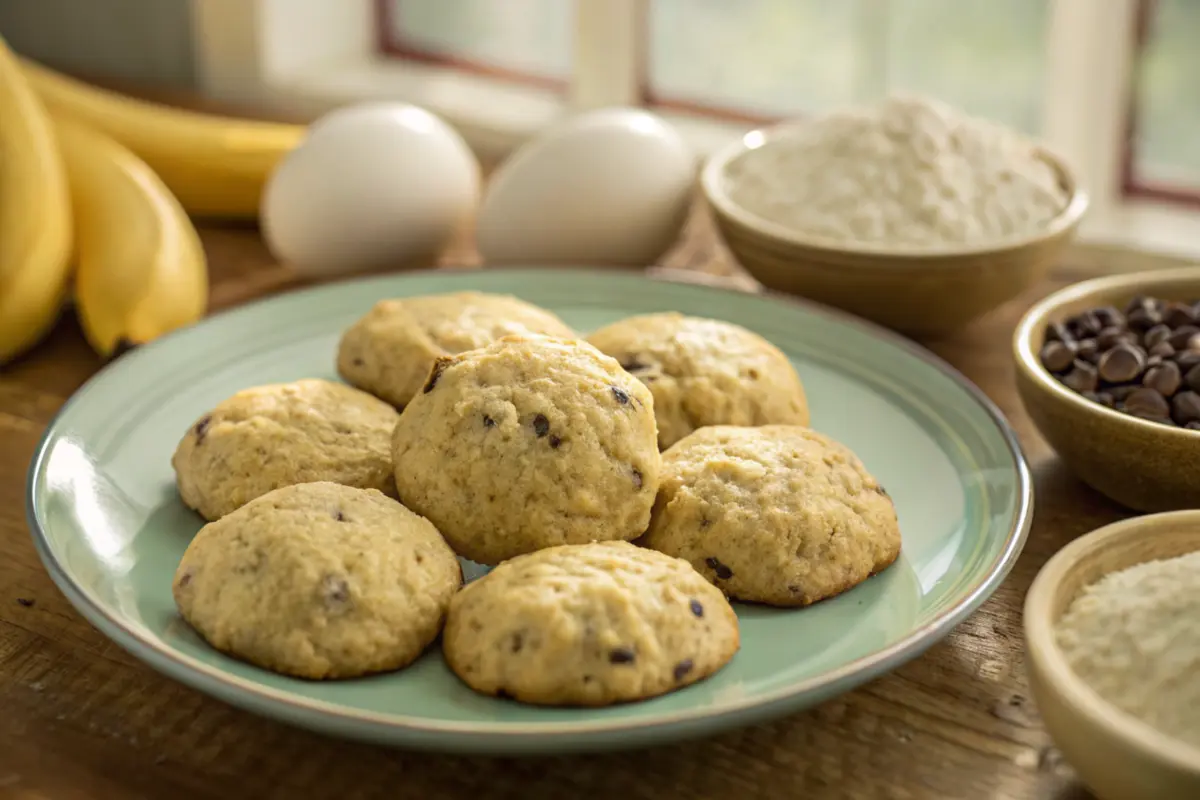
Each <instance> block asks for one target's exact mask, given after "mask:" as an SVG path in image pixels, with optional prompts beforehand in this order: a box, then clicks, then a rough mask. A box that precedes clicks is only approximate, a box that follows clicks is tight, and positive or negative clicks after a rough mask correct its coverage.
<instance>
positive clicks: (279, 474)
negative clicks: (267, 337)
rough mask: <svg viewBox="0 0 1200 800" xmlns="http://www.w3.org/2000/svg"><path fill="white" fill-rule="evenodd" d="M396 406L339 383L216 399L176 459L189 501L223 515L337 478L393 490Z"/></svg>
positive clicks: (262, 389) (206, 513)
mask: <svg viewBox="0 0 1200 800" xmlns="http://www.w3.org/2000/svg"><path fill="white" fill-rule="evenodd" d="M399 416H400V415H399V414H397V413H396V409H394V408H392V407H391V406H390V405H388V404H387V403H385V402H383V401H382V400H380V399H378V398H376V397H372V396H371V395H369V394H367V393H366V392H360V391H359V390H357V389H354V388H351V387H349V386H346V385H344V384H341V383H333V382H332V381H323V380H316V379H306V380H300V381H295V382H294V383H276V384H268V385H266V386H257V387H255V388H253V389H246V390H244V391H241V392H238V393H237V394H235V395H233V396H232V397H230V398H228V399H227V400H224V401H222V402H221V403H219V404H217V406H216V408H214V409H213V410H212V411H210V412H209V413H207V414H205V415H204V416H202V417H201V418H200V419H199V420H197V421H196V423H195V424H193V425H192V427H191V428H190V429H189V430H188V432H187V434H185V435H184V437H183V439H182V440H181V441H180V442H179V446H178V447H177V448H176V450H175V455H174V456H172V458H171V466H173V467H174V468H175V478H176V483H177V484H178V486H179V494H180V496H181V497H182V498H183V502H184V503H185V504H187V506H188V507H189V508H194V509H196V510H197V511H198V512H200V514H201V516H203V517H204V518H205V519H208V520H215V519H220V518H221V517H223V516H224V515H226V514H228V513H229V512H231V511H233V510H234V509H236V508H239V507H240V506H242V505H244V504H245V503H247V502H249V501H250V500H253V499H254V498H256V497H258V496H260V495H263V494H266V493H267V492H269V491H271V490H272V489H278V488H280V487H282V486H290V485H291V484H294V483H308V482H311V481H333V482H334V483H344V484H346V485H347V486H357V487H359V488H362V489H379V490H381V491H383V492H385V493H387V494H394V493H395V489H394V486H393V483H392V454H391V440H392V429H393V428H395V427H396V420H397V419H399Z"/></svg>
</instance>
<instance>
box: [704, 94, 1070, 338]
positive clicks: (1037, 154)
mask: <svg viewBox="0 0 1200 800" xmlns="http://www.w3.org/2000/svg"><path fill="white" fill-rule="evenodd" d="M701 187H702V191H703V192H704V194H705V197H706V199H707V200H708V203H709V205H710V206H711V207H712V209H713V211H714V214H715V217H716V221H717V225H718V229H719V230H720V232H721V235H722V238H723V239H724V240H725V242H726V243H727V244H728V245H729V247H730V249H731V250H732V252H733V253H734V255H735V256H736V257H737V258H738V260H739V261H741V263H742V264H743V266H745V267H746V269H747V270H748V271H749V272H750V273H751V274H753V275H754V276H755V277H756V278H758V280H759V281H761V282H762V283H763V284H765V285H766V286H768V287H770V288H773V289H779V290H783V291H787V292H791V293H794V294H799V295H802V296H806V297H809V298H810V299H813V300H817V301H818V302H824V303H827V304H829V305H834V306H838V307H841V308H843V309H846V310H848V311H851V312H852V313H856V314H859V315H860V316H864V317H867V318H869V319H873V320H875V321H877V322H880V323H882V324H884V325H888V326H889V327H893V328H896V329H899V330H901V331H903V332H906V333H911V334H937V333H944V332H947V331H950V330H953V329H955V328H958V327H961V326H962V325H965V324H966V323H968V322H970V321H971V320H973V319H975V318H976V317H978V316H980V315H981V314H983V313H985V312H987V311H989V310H991V309H992V308H994V307H996V306H998V305H1000V304H1001V303H1003V302H1005V301H1006V300H1008V299H1011V298H1012V297H1014V296H1016V295H1017V294H1019V293H1020V292H1021V291H1023V290H1024V289H1025V288H1027V287H1029V286H1030V285H1031V284H1033V283H1035V282H1036V281H1037V280H1039V279H1040V278H1041V277H1042V276H1043V275H1044V273H1045V270H1046V269H1047V268H1048V267H1049V266H1050V265H1051V264H1052V263H1053V262H1054V260H1055V259H1056V258H1057V257H1058V256H1059V254H1060V253H1061V251H1062V249H1063V247H1064V246H1065V245H1066V244H1067V242H1068V241H1069V239H1070V238H1071V236H1072V235H1073V234H1074V231H1075V229H1076V228H1077V226H1078V224H1079V221H1080V219H1081V218H1082V217H1083V215H1084V213H1085V211H1086V209H1087V197H1086V195H1085V194H1084V193H1083V192H1082V191H1080V190H1079V189H1078V188H1077V187H1076V183H1075V179H1074V177H1073V175H1072V173H1071V171H1070V169H1069V168H1068V167H1067V166H1066V165H1065V164H1064V163H1063V161H1062V160H1061V159H1060V158H1058V157H1056V156H1055V155H1054V154H1052V153H1051V152H1050V151H1048V150H1047V149H1046V148H1044V147H1042V146H1040V145H1038V144H1037V143H1035V142H1033V141H1031V140H1029V139H1026V138H1025V137H1024V136H1022V135H1021V134H1019V133H1017V132H1016V131H1013V130H1010V129H1008V128H1006V127H1004V126H1002V125H998V124H996V123H993V122H990V121H988V120H984V119H979V118H977V117H973V116H970V115H967V114H964V113H961V112H959V111H957V110H955V109H953V108H951V107H950V106H948V105H946V104H944V103H941V102H938V101H936V100H932V99H928V98H923V97H912V96H898V97H891V98H888V99H886V100H884V101H883V102H881V103H878V104H876V105H872V106H867V107H861V108H848V109H842V110H838V111H834V112H832V113H829V114H826V115H824V116H821V117H817V118H814V119H812V120H803V121H797V122H787V123H781V124H779V125H775V126H772V127H769V128H764V129H760V130H757V131H752V132H751V133H749V134H747V135H746V136H744V137H743V138H742V139H740V140H739V141H737V142H735V143H734V144H732V145H730V146H729V147H727V148H725V149H724V150H722V151H720V152H718V153H716V154H714V155H713V156H712V157H711V158H710V159H709V160H708V161H707V162H706V164H705V166H704V169H703V170H702V173H701Z"/></svg>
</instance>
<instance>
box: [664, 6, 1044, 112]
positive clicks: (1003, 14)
mask: <svg viewBox="0 0 1200 800" xmlns="http://www.w3.org/2000/svg"><path fill="white" fill-rule="evenodd" d="M1047 5H1048V0H837V1H836V2H835V1H834V0H738V1H736V2H735V0H651V13H650V64H649V76H650V84H651V91H652V94H653V95H654V97H655V98H656V99H664V100H668V101H685V102H690V103H694V104H697V105H704V106H715V107H721V108H726V109H731V110H738V111H745V112H751V113H759V114H763V115H766V116H789V115H795V114H797V113H813V112H820V111H823V110H827V109H828V108H830V107H832V106H838V105H844V104H846V103H852V102H864V101H870V100H875V99H878V98H879V97H880V96H882V95H883V94H886V93H887V92H889V91H902V90H907V91H915V92H921V93H925V94H931V95H933V96H935V97H940V98H941V99H943V100H946V101H947V102H949V103H952V104H954V105H957V106H959V107H961V108H964V109H965V110H967V111H969V112H972V113H976V114H982V115H986V116H990V117H993V118H996V119H998V120H1000V121H1002V122H1007V123H1010V124H1015V125H1018V126H1019V127H1021V128H1024V129H1026V130H1029V131H1036V130H1037V126H1038V122H1039V117H1040V109H1041V97H1042V95H1041V78H1042V71H1043V66H1044V51H1045V40H1046V26H1047V22H1048V13H1047Z"/></svg>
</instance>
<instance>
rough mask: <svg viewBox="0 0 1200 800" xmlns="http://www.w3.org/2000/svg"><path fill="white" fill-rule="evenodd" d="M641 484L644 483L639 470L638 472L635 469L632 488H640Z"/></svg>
mask: <svg viewBox="0 0 1200 800" xmlns="http://www.w3.org/2000/svg"><path fill="white" fill-rule="evenodd" d="M643 483H644V479H643V478H642V472H641V470H639V469H637V468H636V467H635V468H634V470H633V486H634V488H636V489H640V488H642V484H643Z"/></svg>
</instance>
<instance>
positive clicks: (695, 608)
mask: <svg viewBox="0 0 1200 800" xmlns="http://www.w3.org/2000/svg"><path fill="white" fill-rule="evenodd" d="M688 608H690V609H691V610H692V613H693V614H695V615H696V616H697V617H703V616H704V606H703V605H701V604H700V601H699V600H689V601H688Z"/></svg>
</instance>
